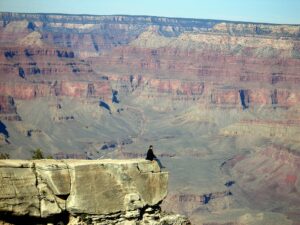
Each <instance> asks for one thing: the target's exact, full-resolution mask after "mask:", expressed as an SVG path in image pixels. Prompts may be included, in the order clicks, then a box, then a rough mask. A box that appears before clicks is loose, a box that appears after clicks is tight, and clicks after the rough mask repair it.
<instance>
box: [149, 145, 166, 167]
mask: <svg viewBox="0 0 300 225" xmlns="http://www.w3.org/2000/svg"><path fill="white" fill-rule="evenodd" d="M146 160H150V161H153V160H155V161H156V162H157V163H158V165H159V167H160V168H161V169H162V168H165V167H164V166H163V165H162V164H161V162H160V160H159V159H158V158H157V157H156V155H154V153H153V150H152V149H151V148H149V149H148V152H147V156H146Z"/></svg>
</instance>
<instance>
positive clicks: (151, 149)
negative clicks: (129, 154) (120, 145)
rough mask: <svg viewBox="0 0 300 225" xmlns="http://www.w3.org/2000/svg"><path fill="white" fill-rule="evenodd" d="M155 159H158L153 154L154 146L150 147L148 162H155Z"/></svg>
mask: <svg viewBox="0 0 300 225" xmlns="http://www.w3.org/2000/svg"><path fill="white" fill-rule="evenodd" d="M153 159H156V156H155V155H154V153H153V146H152V145H150V146H149V149H148V152H147V156H146V160H150V161H153Z"/></svg>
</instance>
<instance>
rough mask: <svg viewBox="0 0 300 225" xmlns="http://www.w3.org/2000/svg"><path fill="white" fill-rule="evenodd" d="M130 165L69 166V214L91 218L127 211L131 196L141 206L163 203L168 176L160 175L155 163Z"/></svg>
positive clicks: (94, 164)
mask: <svg viewBox="0 0 300 225" xmlns="http://www.w3.org/2000/svg"><path fill="white" fill-rule="evenodd" d="M82 162H84V161H82ZM129 162H130V163H128V162H127V161H112V160H102V161H92V162H91V163H90V164H82V163H80V162H78V161H73V162H68V166H69V168H70V175H71V183H72V185H71V193H70V196H69V198H68V200H67V209H68V211H70V212H72V213H76V212H84V213H89V214H107V213H111V212H118V211H124V210H125V209H126V205H125V204H124V202H127V200H126V199H127V196H128V195H127V194H130V193H137V194H136V195H137V196H140V198H141V203H139V204H141V205H143V204H144V203H145V204H147V205H154V204H157V203H158V202H160V201H162V199H163V198H164V197H165V196H166V194H167V180H168V174H167V173H164V172H159V171H157V164H156V163H151V162H149V161H144V160H130V161H129ZM140 168H142V169H140ZM107 196H109V198H107ZM125 197H126V199H125ZM136 198H138V197H136ZM124 199H125V201H124Z"/></svg>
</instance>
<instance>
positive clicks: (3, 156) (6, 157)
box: [0, 153, 10, 159]
mask: <svg viewBox="0 0 300 225" xmlns="http://www.w3.org/2000/svg"><path fill="white" fill-rule="evenodd" d="M0 159H10V155H9V154H8V153H0Z"/></svg>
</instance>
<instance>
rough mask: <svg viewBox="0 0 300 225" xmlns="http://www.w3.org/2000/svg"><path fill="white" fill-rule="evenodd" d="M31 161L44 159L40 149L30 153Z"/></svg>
mask: <svg viewBox="0 0 300 225" xmlns="http://www.w3.org/2000/svg"><path fill="white" fill-rule="evenodd" d="M32 159H44V153H43V151H42V150H41V149H40V148H37V149H36V150H34V151H33V152H32Z"/></svg>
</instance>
